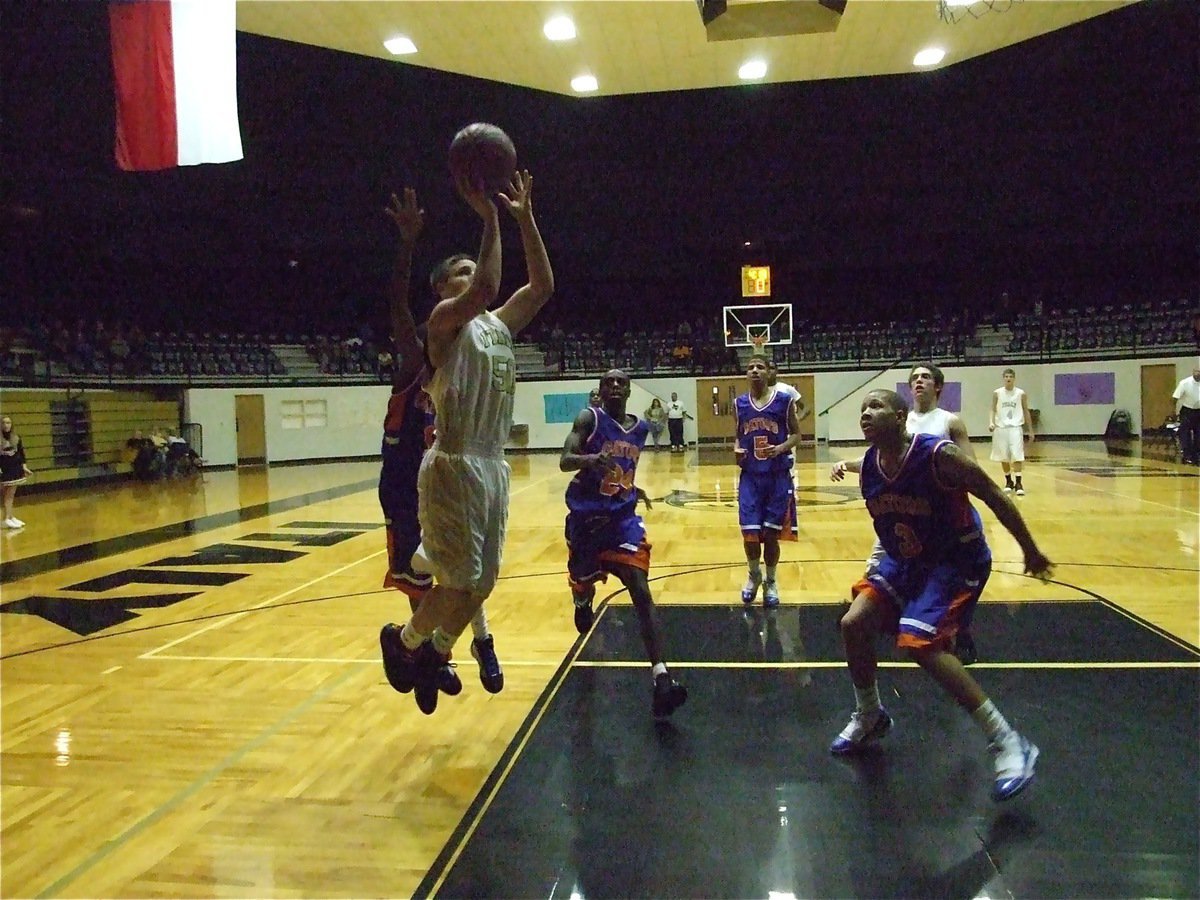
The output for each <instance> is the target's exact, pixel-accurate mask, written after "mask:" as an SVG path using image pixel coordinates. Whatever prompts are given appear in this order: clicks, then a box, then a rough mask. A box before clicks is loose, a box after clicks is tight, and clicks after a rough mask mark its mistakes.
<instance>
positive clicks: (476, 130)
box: [450, 122, 517, 194]
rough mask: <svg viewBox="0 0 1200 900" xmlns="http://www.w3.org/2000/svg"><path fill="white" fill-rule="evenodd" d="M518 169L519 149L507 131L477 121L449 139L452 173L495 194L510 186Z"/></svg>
mask: <svg viewBox="0 0 1200 900" xmlns="http://www.w3.org/2000/svg"><path fill="white" fill-rule="evenodd" d="M516 168H517V148H516V147H514V146H513V142H512V138H510V137H509V136H508V135H507V134H505V133H504V130H503V129H501V128H499V127H497V126H496V125H490V124H488V123H487V122H475V123H473V124H471V125H468V126H467V127H466V128H463V129H462V130H461V131H459V133H458V134H456V135H455V136H454V140H453V141H451V142H450V173H451V174H452V175H453V176H454V177H455V178H456V179H457V178H459V177H462V178H465V179H466V180H467V181H468V182H469V183H470V184H472V185H474V186H476V187H481V188H483V189H484V190H485V191H487V192H488V193H489V194H494V193H496V192H497V191H501V190H503V189H504V188H506V187H508V184H509V182H510V181H511V180H512V175H513V172H514V171H516Z"/></svg>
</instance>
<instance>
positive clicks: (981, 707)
mask: <svg viewBox="0 0 1200 900" xmlns="http://www.w3.org/2000/svg"><path fill="white" fill-rule="evenodd" d="M907 417H908V406H907V404H906V403H905V402H904V400H903V399H902V398H901V397H900V396H899V395H897V394H896V393H895V392H893V391H886V390H877V391H871V392H870V393H868V394H867V397H866V400H865V401H864V402H863V405H862V413H861V417H860V424H861V426H862V431H863V436H864V437H865V438H866V439H867V440H868V441H869V442H870V443H871V447H870V449H868V450H867V453H866V455H865V456H864V457H863V461H862V472H861V477H862V492H863V498H864V499H865V500H866V502H867V510H868V512H870V514H871V518H872V519H873V520H874V524H875V532H876V534H877V535H878V536H879V540H880V543H881V544H882V545H883V551H884V553H883V556H882V558H881V559H880V561H879V564H878V566H877V568H876V570H874V571H872V572H870V573H869V574H868V575H867V576H866V577H864V578H863V579H861V580H860V581H859V582H858V583H857V584H855V585H854V588H853V595H854V599H853V601H852V602H851V604H850V609H849V611H848V612H847V613H846V614H845V615H844V616H843V617H842V620H841V630H842V641H843V643H844V645H845V648H846V663H847V666H848V667H849V669H850V678H851V680H852V681H853V683H854V695H855V700H856V709H855V711H854V713H853V715H852V716H851V717H850V722H849V724H848V725H847V726H846V727H845V728H844V729H843V730H842V732H841V733H840V734H839V735H838V736H837V737H836V738H835V739H834V741H833V743H832V745H831V746H830V748H829V749H830V751H831V752H833V753H836V754H846V753H854V752H857V751H859V750H861V749H862V748H863V747H865V746H867V745H868V744H871V743H873V742H874V741H877V740H879V739H880V738H881V737H883V736H884V735H885V734H886V733H887V732H888V730H889V729H890V728H891V727H892V719H891V716H889V715H888V713H887V711H886V710H885V709H884V708H883V704H882V703H881V702H880V699H879V686H878V684H877V683H876V680H875V674H876V668H877V660H876V651H875V643H876V639H877V637H878V636H879V634H881V633H882V632H891V633H896V634H898V637H897V641H896V643H897V645H898V646H899V647H900V648H901V649H903V650H905V651H906V652H907V653H908V655H909V656H910V657H911V658H912V660H913V661H914V662H916V663H917V665H919V666H920V667H921V668H922V669H924V670H925V672H926V673H927V674H929V675H930V676H931V677H932V678H933V679H934V680H935V681H936V682H937V683H938V684H940V685H941V686H942V688H943V689H944V690H945V691H946V692H947V693H949V694H950V695H951V696H952V697H953V698H954V699H955V701H957V703H958V704H959V705H960V706H961V707H962V708H963V709H965V710H966V711H967V712H969V713H970V714H971V717H972V718H973V719H974V720H975V722H976V723H977V724H978V725H979V727H980V729H981V730H982V731H983V732H984V734H985V735H986V736H987V738H988V740H989V747H988V749H989V751H990V752H991V753H992V756H993V757H994V765H995V771H996V778H995V783H994V785H993V787H992V798H993V799H994V800H998V801H999V800H1007V799H1009V798H1010V797H1014V796H1016V795H1017V794H1018V793H1020V792H1021V791H1022V790H1024V789H1025V787H1026V786H1027V785H1028V784H1029V783H1030V782H1031V781H1032V780H1033V771H1034V763H1035V762H1036V761H1037V756H1038V748H1037V747H1036V746H1034V745H1033V744H1032V743H1031V742H1030V741H1028V740H1027V739H1026V738H1024V737H1022V736H1021V735H1020V734H1018V733H1017V732H1016V730H1015V729H1013V728H1012V727H1011V726H1010V725H1009V724H1008V722H1007V721H1006V720H1005V718H1004V716H1002V715H1001V714H1000V711H999V710H998V709H997V708H996V705H995V704H994V703H993V702H992V701H991V700H989V699H988V697H987V695H986V694H984V692H983V689H982V688H981V687H980V686H979V684H978V683H977V682H976V681H975V679H974V678H973V677H972V676H971V674H970V672H969V671H968V670H967V669H966V668H965V667H964V666H963V664H962V662H961V661H960V660H959V659H958V657H957V656H955V655H954V653H953V652H952V651H953V647H954V639H955V634H956V632H957V630H958V628H959V627H960V625H961V624H962V623H963V622H964V621H969V619H970V614H971V612H972V611H973V610H974V607H975V604H976V603H977V602H978V601H979V594H980V592H981V591H982V590H983V586H984V584H986V582H987V578H988V575H989V573H990V571H991V554H990V552H989V551H988V547H987V543H986V542H985V540H984V537H983V532H982V529H981V527H980V521H979V516H978V514H977V513H976V512H975V510H974V509H973V508H972V507H971V504H970V503H969V502H968V499H967V495H968V494H972V495H974V496H976V497H978V498H979V499H980V500H982V501H983V502H984V503H986V504H987V506H988V508H989V509H991V510H992V512H993V513H995V515H996V518H997V519H999V520H1000V524H1001V525H1003V526H1004V527H1005V528H1006V529H1008V531H1009V532H1010V533H1011V534H1012V536H1013V537H1014V538H1016V540H1017V543H1018V544H1019V545H1020V547H1021V550H1022V551H1023V552H1024V554H1025V571H1026V572H1028V573H1030V574H1032V575H1036V576H1038V577H1039V578H1046V577H1048V576H1049V573H1050V569H1051V564H1050V560H1049V559H1047V558H1046V557H1045V556H1044V555H1043V554H1042V552H1041V551H1040V550H1039V549H1038V547H1037V544H1036V543H1034V540H1033V537H1032V536H1031V535H1030V533H1029V529H1028V528H1026V526H1025V522H1024V520H1023V519H1022V518H1021V513H1020V512H1019V511H1018V510H1017V508H1016V506H1014V505H1013V503H1012V501H1010V500H1009V499H1008V498H1007V497H1005V496H1004V494H1003V493H1002V492H1001V491H1000V489H999V488H998V487H997V486H996V485H995V484H994V483H993V482H992V480H991V479H990V478H988V476H987V474H986V473H985V472H984V471H983V470H982V469H981V468H979V466H978V465H977V464H976V463H975V461H974V460H973V459H971V458H969V457H968V456H967V455H966V454H965V453H963V452H962V451H961V450H960V449H959V448H958V447H957V446H956V445H955V444H954V443H953V441H950V440H947V439H945V438H940V437H937V436H935V435H915V436H914V435H912V434H910V433H909V432H908V430H907V427H906V420H907ZM838 469H839V467H838V466H835V467H834V472H831V477H833V478H834V480H838V475H839V474H840V473H839V472H838ZM843 471H844V469H843Z"/></svg>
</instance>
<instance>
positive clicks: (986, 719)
mask: <svg viewBox="0 0 1200 900" xmlns="http://www.w3.org/2000/svg"><path fill="white" fill-rule="evenodd" d="M971 718H972V719H974V720H975V721H976V722H978V723H979V727H980V728H982V729H983V733H984V734H986V735H987V738H988V740H989V741H1000V740H1003V739H1004V738H1006V737H1008V736H1009V734H1011V733H1012V731H1013V727H1012V726H1011V725H1009V724H1008V722H1007V721H1005V719H1004V716H1002V715H1000V710H998V709H996V704H995V703H993V702H992V701H991V700H984V701H983V704H982V705H981V706H980V707H979V709H977V710H975V711H974V712H972V713H971Z"/></svg>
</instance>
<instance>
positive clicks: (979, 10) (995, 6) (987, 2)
mask: <svg viewBox="0 0 1200 900" xmlns="http://www.w3.org/2000/svg"><path fill="white" fill-rule="evenodd" d="M1024 2H1025V0H938V4H937V10H938V18H939V19H941V20H942V21H943V22H945V23H946V24H947V25H954V24H956V23H958V22H961V21H962V20H963V19H965V18H966V17H967V16H970V17H971V18H972V19H979V18H982V17H983V16H986V15H987V14H988V13H990V12H1008V11H1009V10H1010V9H1012V7H1013V4H1014V3H1024Z"/></svg>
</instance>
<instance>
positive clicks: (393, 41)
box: [383, 35, 417, 56]
mask: <svg viewBox="0 0 1200 900" xmlns="http://www.w3.org/2000/svg"><path fill="white" fill-rule="evenodd" d="M383 46H384V47H386V48H387V51H388V52H389V53H391V54H392V55H393V56H404V55H406V54H408V53H416V52H417V45H416V44H414V43H413V42H412V40H411V39H410V38H406V37H404V35H400V36H398V37H394V38H389V39H388V40H386V41H384V42H383Z"/></svg>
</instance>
